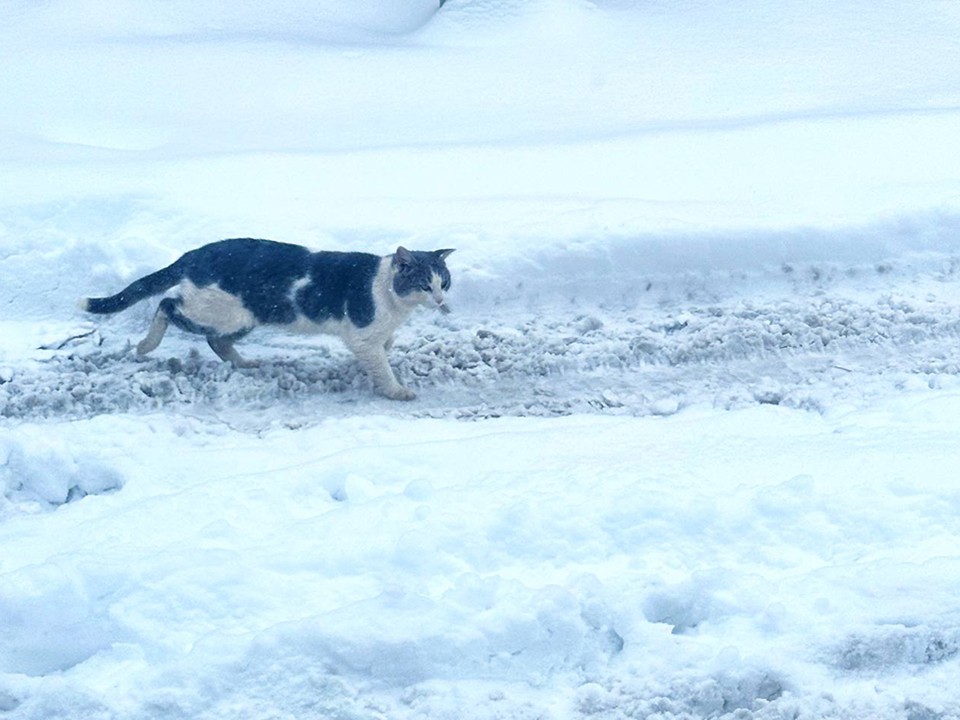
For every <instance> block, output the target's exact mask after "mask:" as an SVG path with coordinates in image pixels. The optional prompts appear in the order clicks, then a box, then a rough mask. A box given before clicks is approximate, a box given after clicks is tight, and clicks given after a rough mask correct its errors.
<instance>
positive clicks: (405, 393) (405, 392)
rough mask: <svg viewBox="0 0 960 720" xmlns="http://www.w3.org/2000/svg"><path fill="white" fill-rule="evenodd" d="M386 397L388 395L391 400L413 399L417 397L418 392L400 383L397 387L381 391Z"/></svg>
mask: <svg viewBox="0 0 960 720" xmlns="http://www.w3.org/2000/svg"><path fill="white" fill-rule="evenodd" d="M381 393H382V394H383V396H384V397H388V398H390V399H391V400H413V399H415V398H416V397H417V394H416V393H415V392H414V391H413V390H411V389H410V388H405V387H403V386H402V385H398V386H397V387H395V388H390V390H384V391H381Z"/></svg>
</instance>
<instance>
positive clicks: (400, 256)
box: [393, 245, 413, 267]
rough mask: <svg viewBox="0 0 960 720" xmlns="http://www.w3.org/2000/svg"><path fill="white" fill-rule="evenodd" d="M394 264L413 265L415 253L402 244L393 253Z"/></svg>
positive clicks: (398, 265) (400, 265)
mask: <svg viewBox="0 0 960 720" xmlns="http://www.w3.org/2000/svg"><path fill="white" fill-rule="evenodd" d="M393 264H394V266H395V267H407V266H408V265H412V264H413V253H412V252H410V251H409V250H407V249H406V248H405V247H403V245H401V246H400V247H398V248H397V251H396V252H395V253H394V254H393Z"/></svg>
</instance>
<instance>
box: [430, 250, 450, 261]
mask: <svg viewBox="0 0 960 720" xmlns="http://www.w3.org/2000/svg"><path fill="white" fill-rule="evenodd" d="M452 252H453V248H448V249H446V250H434V251H433V254H434V255H436V256H437V259H438V260H446V259H447V255H449V254H450V253H452Z"/></svg>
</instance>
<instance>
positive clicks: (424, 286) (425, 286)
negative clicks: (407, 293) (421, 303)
mask: <svg viewBox="0 0 960 720" xmlns="http://www.w3.org/2000/svg"><path fill="white" fill-rule="evenodd" d="M420 289H421V290H423V291H424V292H430V290H431V288H430V283H428V282H424V283H420Z"/></svg>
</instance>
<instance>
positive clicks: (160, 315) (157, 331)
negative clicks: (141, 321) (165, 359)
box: [137, 303, 170, 356]
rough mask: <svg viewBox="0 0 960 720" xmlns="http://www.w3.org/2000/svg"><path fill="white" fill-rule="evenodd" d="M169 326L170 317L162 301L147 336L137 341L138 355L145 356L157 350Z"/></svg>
mask: <svg viewBox="0 0 960 720" xmlns="http://www.w3.org/2000/svg"><path fill="white" fill-rule="evenodd" d="M169 326H170V318H169V317H168V316H167V313H166V310H165V308H164V306H163V303H160V307H158V308H157V312H156V314H155V315H154V316H153V322H152V323H150V330H149V331H148V332H147V336H146V337H145V338H144V339H143V340H141V341H140V342H139V343H137V355H140V356H143V355H146V354H147V353H149V352H153V351H154V350H156V349H157V346H158V345H159V344H160V341H161V340H163V336H164V334H165V333H166V332H167V328H168V327H169Z"/></svg>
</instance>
